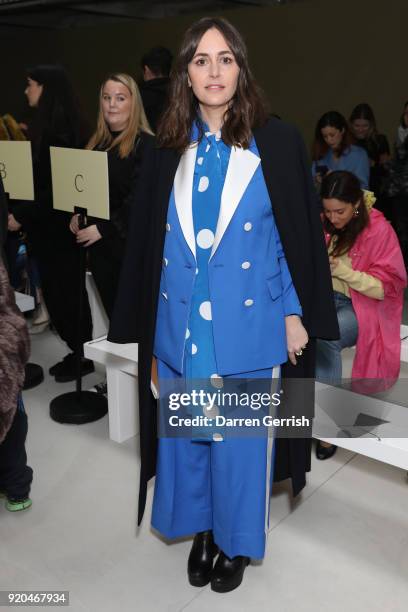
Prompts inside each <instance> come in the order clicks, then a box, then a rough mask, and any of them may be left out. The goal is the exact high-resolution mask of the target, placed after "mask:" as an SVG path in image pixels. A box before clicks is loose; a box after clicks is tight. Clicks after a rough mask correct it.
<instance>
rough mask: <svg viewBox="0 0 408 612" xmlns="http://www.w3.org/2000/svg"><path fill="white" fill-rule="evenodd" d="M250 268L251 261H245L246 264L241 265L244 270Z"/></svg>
mask: <svg viewBox="0 0 408 612" xmlns="http://www.w3.org/2000/svg"><path fill="white" fill-rule="evenodd" d="M250 267H251V262H250V261H244V262H243V263H242V264H241V268H242V269H243V270H248V268H250Z"/></svg>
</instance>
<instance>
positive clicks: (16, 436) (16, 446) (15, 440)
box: [0, 409, 33, 499]
mask: <svg viewBox="0 0 408 612" xmlns="http://www.w3.org/2000/svg"><path fill="white" fill-rule="evenodd" d="M26 437H27V415H26V413H25V412H23V411H22V410H20V409H17V411H16V414H15V417H14V420H13V423H12V425H11V427H10V429H9V431H8V433H7V435H6V437H5V439H4V440H3V442H2V444H0V491H4V492H5V493H6V494H7V497H9V498H15V499H25V498H26V497H28V496H29V493H30V486H31V483H32V480H33V470H32V469H31V468H30V467H29V466H28V465H27V454H26V450H25V440H26Z"/></svg>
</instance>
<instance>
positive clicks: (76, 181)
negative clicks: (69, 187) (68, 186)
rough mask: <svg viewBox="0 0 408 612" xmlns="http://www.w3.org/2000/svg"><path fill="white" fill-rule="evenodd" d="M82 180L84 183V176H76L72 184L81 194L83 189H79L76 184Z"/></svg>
mask: <svg viewBox="0 0 408 612" xmlns="http://www.w3.org/2000/svg"><path fill="white" fill-rule="evenodd" d="M81 180H82V182H84V175H83V174H76V175H75V178H74V184H75V189H76V190H77V191H78V192H79V193H82V192H83V189H80V188H79V186H78V184H79V183H80V181H81Z"/></svg>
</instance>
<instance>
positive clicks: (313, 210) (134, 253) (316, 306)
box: [108, 118, 338, 523]
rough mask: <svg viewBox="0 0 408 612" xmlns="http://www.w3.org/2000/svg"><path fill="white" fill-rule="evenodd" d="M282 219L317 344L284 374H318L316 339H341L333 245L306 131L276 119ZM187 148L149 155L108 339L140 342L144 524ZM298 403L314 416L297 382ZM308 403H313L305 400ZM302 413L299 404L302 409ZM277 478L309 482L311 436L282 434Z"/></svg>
mask: <svg viewBox="0 0 408 612" xmlns="http://www.w3.org/2000/svg"><path fill="white" fill-rule="evenodd" d="M254 137H255V141H256V144H257V147H258V150H259V153H260V156H261V165H262V170H263V174H264V177H265V181H266V186H267V189H268V192H269V195H270V198H271V202H272V208H273V212H274V216H275V221H276V225H277V227H278V230H279V234H280V238H281V241H282V245H283V248H284V252H285V256H286V260H287V263H288V266H289V270H290V273H291V275H292V279H293V283H294V286H295V288H296V291H297V294H298V297H299V300H300V303H301V305H302V310H303V317H302V320H303V324H304V326H305V328H306V330H307V332H308V334H309V337H310V342H309V344H308V348H307V349H306V350H305V351H304V354H303V356H302V357H301V359H299V360H298V365H296V366H293V365H292V364H291V363H290V362H287V363H286V364H284V365H283V367H282V377H283V380H284V381H285V380H287V381H290V380H291V379H295V378H297V379H300V378H310V377H313V376H314V362H315V354H314V353H315V351H314V348H315V347H314V345H315V342H314V339H315V338H327V339H332V338H337V337H338V325H337V316H336V312H335V309H334V303H333V292H332V283H331V275H330V268H329V263H328V257H327V250H326V246H325V242H324V236H323V229H322V224H321V220H320V214H319V206H318V202H317V196H316V192H315V189H314V186H313V183H312V178H311V171H310V163H309V160H308V157H307V154H306V149H305V146H304V143H303V140H302V138H301V136H300V134H299V132H298V130H297V129H296V128H295V127H293V126H291V125H289V124H287V123H284V122H283V121H280V120H278V119H274V118H271V119H270V120H269V121H268V123H267V124H266V125H265V126H263V127H262V128H259V129H256V130H254ZM179 161H180V154H178V153H177V152H176V151H174V150H172V149H159V148H155V149H153V148H152V149H151V150H150V151H149V152H148V155H146V156H145V158H144V162H143V167H142V170H141V173H140V179H139V181H138V184H137V186H136V188H135V190H134V194H133V197H134V202H133V205H132V219H131V225H130V228H129V234H128V240H127V248H126V254H125V259H124V262H123V268H122V274H121V280H120V285H119V291H118V295H117V300H116V305H115V310H114V314H113V317H112V321H111V326H110V330H109V335H108V340H110V341H111V342H117V343H127V342H138V343H139V413H140V452H141V474H140V494H139V523H140V521H141V519H142V516H143V512H144V507H145V503H146V490H147V482H148V480H149V479H150V478H151V477H152V476H154V474H155V469H156V451H157V414H156V412H157V407H156V401H155V400H154V398H153V396H152V394H151V391H150V371H151V360H152V353H153V342H154V333H155V326H156V312H157V301H158V294H159V285H160V275H161V268H162V257H163V248H164V239H165V233H166V232H165V226H166V219H167V209H168V203H169V197H170V193H171V190H172V187H173V181H174V176H175V174H176V171H177V167H178V164H179ZM289 396H290V397H291V404H292V405H294V404H300V405H301V406H302V412H303V413H305V414H306V413H307V414H310V415H312V414H313V407H314V394H313V389H312V390H311V392H310V393H308V394H307V399H305V394H304V393H300V392H299V388H298V387H297V386H296V385H295V386H294V387H293V388H291V389H290V390H289V394H288V395H287V399H288V397H289ZM305 403H307V404H308V406H305ZM297 411H298V412H299V407H298V409H297ZM276 445H277V447H276V454H275V471H274V479H275V481H279V480H283V479H285V478H289V477H290V478H291V479H292V488H293V493H294V495H297V494H298V493H299V492H300V491H301V489H302V488H303V486H304V485H305V482H306V481H305V472H307V471H309V470H310V451H311V437H310V436H309V437H307V438H297V439H296V438H290V439H285V438H277V440H276Z"/></svg>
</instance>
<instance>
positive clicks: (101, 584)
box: [0, 332, 408, 612]
mask: <svg viewBox="0 0 408 612" xmlns="http://www.w3.org/2000/svg"><path fill="white" fill-rule="evenodd" d="M63 355H64V347H63V345H62V344H61V343H60V341H59V340H58V339H57V338H56V337H55V336H54V335H53V334H52V333H51V332H45V333H44V334H41V335H40V336H35V337H33V341H32V360H33V361H36V362H38V363H41V364H42V365H43V366H44V367H45V369H46V370H47V369H48V367H49V366H50V365H51V364H53V363H54V362H55V361H56V360H57V359H59V358H60V357H62V356H63ZM403 375H404V376H406V377H408V370H405V371H404V372H403ZM100 378H101V375H100V374H99V373H96V374H93V375H90V376H87V377H86V378H85V379H84V380H85V381H86V385H87V386H91V385H92V384H93V383H94V382H98V381H99V380H100ZM71 388H73V385H72V384H70V383H69V384H64V385H61V384H60V385H59V384H57V383H55V382H54V380H53V379H51V378H50V377H49V376H48V375H46V380H45V382H44V383H43V384H42V385H41V386H39V387H37V388H36V389H33V390H31V391H29V392H26V393H25V398H24V399H25V403H26V409H27V412H28V415H29V435H28V442H27V450H28V455H29V462H30V464H31V466H32V467H33V469H34V473H35V480H34V483H33V488H32V499H33V506H32V508H31V509H30V510H28V511H26V512H23V513H19V514H14V515H13V514H11V513H9V512H7V511H6V510H5V508H4V507H3V506H2V505H1V507H0V590H1V589H24V590H30V589H33V590H44V589H49V590H69V591H70V609H71V610H73V611H75V612H82V611H92V612H105V611H106V612H113V611H116V610H119V609H120V610H122V611H123V612H130V611H132V612H133V611H135V610H138V611H142V612H144V611H150V610H152V611H155V612H161V611H169V612H170V611H171V612H176V611H181V610H187V611H188V612H199V611H204V610H208V609H209V608H211V609H212V610H215V611H216V610H220V611H221V610H222V611H229V610H231V611H234V612H235V611H238V610H243V611H246V612H247V611H257V612H258V611H259V610H262V611H263V610H267V611H269V610H276V611H278V612H285V611H288V612H295V611H301V612H303V611H305V612H306V611H309V610H310V611H313V612H316V611H320V610H330V611H331V612H335V611H339V612H340V611H341V612H344V610H348V611H350V612H353V611H356V612H357V611H359V612H362V611H370V612H376V611H377V610H378V611H381V612H382V611H383V610H386V611H387V612H388V611H392V612H398V611H401V612H402V611H405V610H406V609H407V606H408V582H407V576H408V484H407V479H406V474H405V472H404V471H403V470H401V469H398V468H394V467H391V466H388V465H385V464H382V463H379V462H377V461H374V460H370V459H367V458H364V457H361V456H356V455H353V454H352V453H350V452H347V451H344V450H341V449H339V450H338V452H337V454H336V455H335V457H334V458H333V459H331V460H328V461H324V462H320V461H316V460H315V458H314V457H313V466H312V472H311V474H310V475H309V477H308V484H307V487H306V488H305V489H304V491H303V493H302V494H301V496H300V499H298V500H297V501H296V502H294V501H293V500H292V499H291V496H290V493H289V490H288V487H287V486H286V485H285V484H281V485H279V486H275V487H274V492H273V497H272V504H271V524H270V533H269V539H268V545H267V554H266V557H265V560H264V562H263V563H262V564H260V565H251V566H249V567H248V569H247V571H246V574H245V579H244V582H243V584H242V586H241V587H240V588H239V589H238V590H236V591H234V592H232V593H229V594H225V595H219V594H215V593H213V592H212V591H211V590H210V588H209V587H205V588H202V589H197V588H194V587H192V586H190V585H189V584H188V583H187V579H186V559H187V556H188V552H189V548H190V541H180V542H177V543H173V544H166V543H164V542H163V541H161V540H160V539H159V538H158V537H157V535H155V534H154V533H153V532H152V531H151V530H150V528H149V514H150V506H151V499H152V487H150V489H149V495H148V508H147V512H146V517H145V520H144V522H143V525H142V528H141V529H140V531H139V532H138V531H137V529H136V506H137V490H138V467H139V459H138V449H137V440H136V439H132V440H129V441H128V442H126V443H124V444H117V443H114V442H111V441H110V440H109V439H108V426H107V418H106V417H105V418H104V419H102V420H100V421H98V422H96V423H93V424H88V425H84V426H79V427H78V426H68V425H59V424H57V423H54V422H53V421H51V420H50V418H49V416H48V409H49V408H48V407H49V402H50V400H51V399H52V398H53V397H55V396H56V395H58V394H60V393H61V392H63V391H65V390H70V389H71ZM38 609H43V608H42V607H41V608H38ZM44 609H45V608H44Z"/></svg>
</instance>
